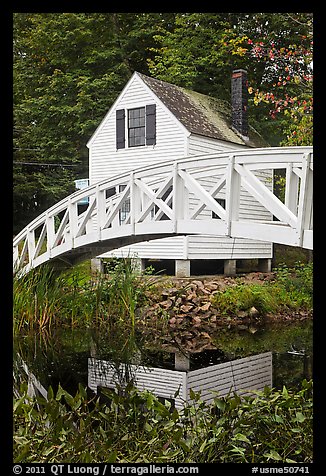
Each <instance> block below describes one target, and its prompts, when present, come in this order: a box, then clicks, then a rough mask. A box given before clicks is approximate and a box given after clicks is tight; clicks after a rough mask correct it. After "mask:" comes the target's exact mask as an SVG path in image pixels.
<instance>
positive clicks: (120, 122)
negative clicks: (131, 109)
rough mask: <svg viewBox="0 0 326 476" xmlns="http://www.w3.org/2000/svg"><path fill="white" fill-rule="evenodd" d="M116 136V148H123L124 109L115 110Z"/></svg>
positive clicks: (124, 139)
mask: <svg viewBox="0 0 326 476" xmlns="http://www.w3.org/2000/svg"><path fill="white" fill-rule="evenodd" d="M116 138H117V149H124V148H125V141H126V137H125V110H124V109H117V111H116Z"/></svg>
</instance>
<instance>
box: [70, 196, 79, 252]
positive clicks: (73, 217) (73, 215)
mask: <svg viewBox="0 0 326 476" xmlns="http://www.w3.org/2000/svg"><path fill="white" fill-rule="evenodd" d="M68 213H69V225H68V226H69V230H70V236H69V239H70V242H71V248H74V247H75V243H74V238H75V236H76V233H77V230H78V219H77V202H73V201H72V200H71V198H69V203H68Z"/></svg>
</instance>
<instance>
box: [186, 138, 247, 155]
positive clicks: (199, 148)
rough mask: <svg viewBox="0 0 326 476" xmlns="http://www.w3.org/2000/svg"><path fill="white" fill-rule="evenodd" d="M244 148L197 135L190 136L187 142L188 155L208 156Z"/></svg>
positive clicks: (243, 147)
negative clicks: (213, 153)
mask: <svg viewBox="0 0 326 476" xmlns="http://www.w3.org/2000/svg"><path fill="white" fill-rule="evenodd" d="M245 148H246V147H245V146H244V145H240V144H234V143H231V142H226V141H220V140H216V139H212V138H210V137H205V136H199V135H197V134H191V135H190V137H189V140H188V154H189V155H200V154H210V153H212V152H224V151H227V150H234V149H245Z"/></svg>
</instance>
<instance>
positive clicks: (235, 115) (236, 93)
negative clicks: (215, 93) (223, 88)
mask: <svg viewBox="0 0 326 476" xmlns="http://www.w3.org/2000/svg"><path fill="white" fill-rule="evenodd" d="M231 104H232V127H233V129H236V130H237V131H238V132H239V133H240V134H241V135H242V136H243V137H244V138H248V114H247V106H248V83H247V71H246V70H244V69H235V70H234V71H233V72H232V79H231Z"/></svg>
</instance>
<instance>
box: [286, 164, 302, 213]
mask: <svg viewBox="0 0 326 476" xmlns="http://www.w3.org/2000/svg"><path fill="white" fill-rule="evenodd" d="M298 191H299V177H298V175H297V174H296V173H294V171H293V164H292V163H290V164H288V165H287V167H286V178H285V205H286V206H287V207H288V209H289V210H290V211H291V212H292V213H294V214H295V215H296V214H297V212H298Z"/></svg>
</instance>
